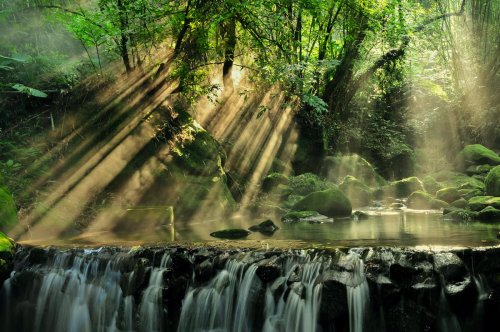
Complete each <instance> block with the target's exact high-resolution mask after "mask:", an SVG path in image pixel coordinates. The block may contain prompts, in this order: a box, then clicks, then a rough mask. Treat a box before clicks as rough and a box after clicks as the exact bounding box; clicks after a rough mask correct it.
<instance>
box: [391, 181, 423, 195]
mask: <svg viewBox="0 0 500 332" xmlns="http://www.w3.org/2000/svg"><path fill="white" fill-rule="evenodd" d="M387 191H388V194H390V195H391V196H394V197H398V198H401V197H408V196H409V195H410V194H411V193H413V192H415V191H422V192H425V189H424V185H423V183H422V181H420V180H419V178H417V177H416V176H412V177H409V178H405V179H401V180H398V181H394V182H392V183H391V184H390V185H389V186H388V188H387Z"/></svg>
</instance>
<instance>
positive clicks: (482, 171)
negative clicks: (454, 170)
mask: <svg viewBox="0 0 500 332" xmlns="http://www.w3.org/2000/svg"><path fill="white" fill-rule="evenodd" d="M492 168H493V166H491V165H473V166H469V167H467V169H466V170H465V174H467V175H469V176H473V175H486V174H487V173H488V172H489V171H490V170H491V169H492Z"/></svg>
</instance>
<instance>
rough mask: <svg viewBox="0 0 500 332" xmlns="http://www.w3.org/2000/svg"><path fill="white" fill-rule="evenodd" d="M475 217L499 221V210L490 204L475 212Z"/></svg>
mask: <svg viewBox="0 0 500 332" xmlns="http://www.w3.org/2000/svg"><path fill="white" fill-rule="evenodd" d="M477 219H478V220H482V221H496V222H500V210H498V209H495V208H494V207H492V206H488V207H485V208H484V209H482V210H481V211H479V212H478V214H477Z"/></svg>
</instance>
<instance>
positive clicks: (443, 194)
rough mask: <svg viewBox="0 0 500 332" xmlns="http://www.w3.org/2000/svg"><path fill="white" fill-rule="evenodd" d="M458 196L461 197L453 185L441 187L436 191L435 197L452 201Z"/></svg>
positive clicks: (448, 201)
mask: <svg viewBox="0 0 500 332" xmlns="http://www.w3.org/2000/svg"><path fill="white" fill-rule="evenodd" d="M460 197H461V196H460V193H459V192H458V189H457V188H455V187H448V188H443V189H440V190H438V191H437V192H436V198H437V199H440V200H442V201H445V202H447V203H451V202H454V201H456V200H457V199H459V198H460Z"/></svg>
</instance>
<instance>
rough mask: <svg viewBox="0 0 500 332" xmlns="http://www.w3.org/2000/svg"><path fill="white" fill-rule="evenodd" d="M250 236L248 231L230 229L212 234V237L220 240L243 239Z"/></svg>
mask: <svg viewBox="0 0 500 332" xmlns="http://www.w3.org/2000/svg"><path fill="white" fill-rule="evenodd" d="M249 234H250V232H249V231H247V230H246V229H240V228H230V229H223V230H221V231H216V232H212V233H210V236H213V237H216V238H219V239H242V238H245V237H247V236H248V235H249Z"/></svg>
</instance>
